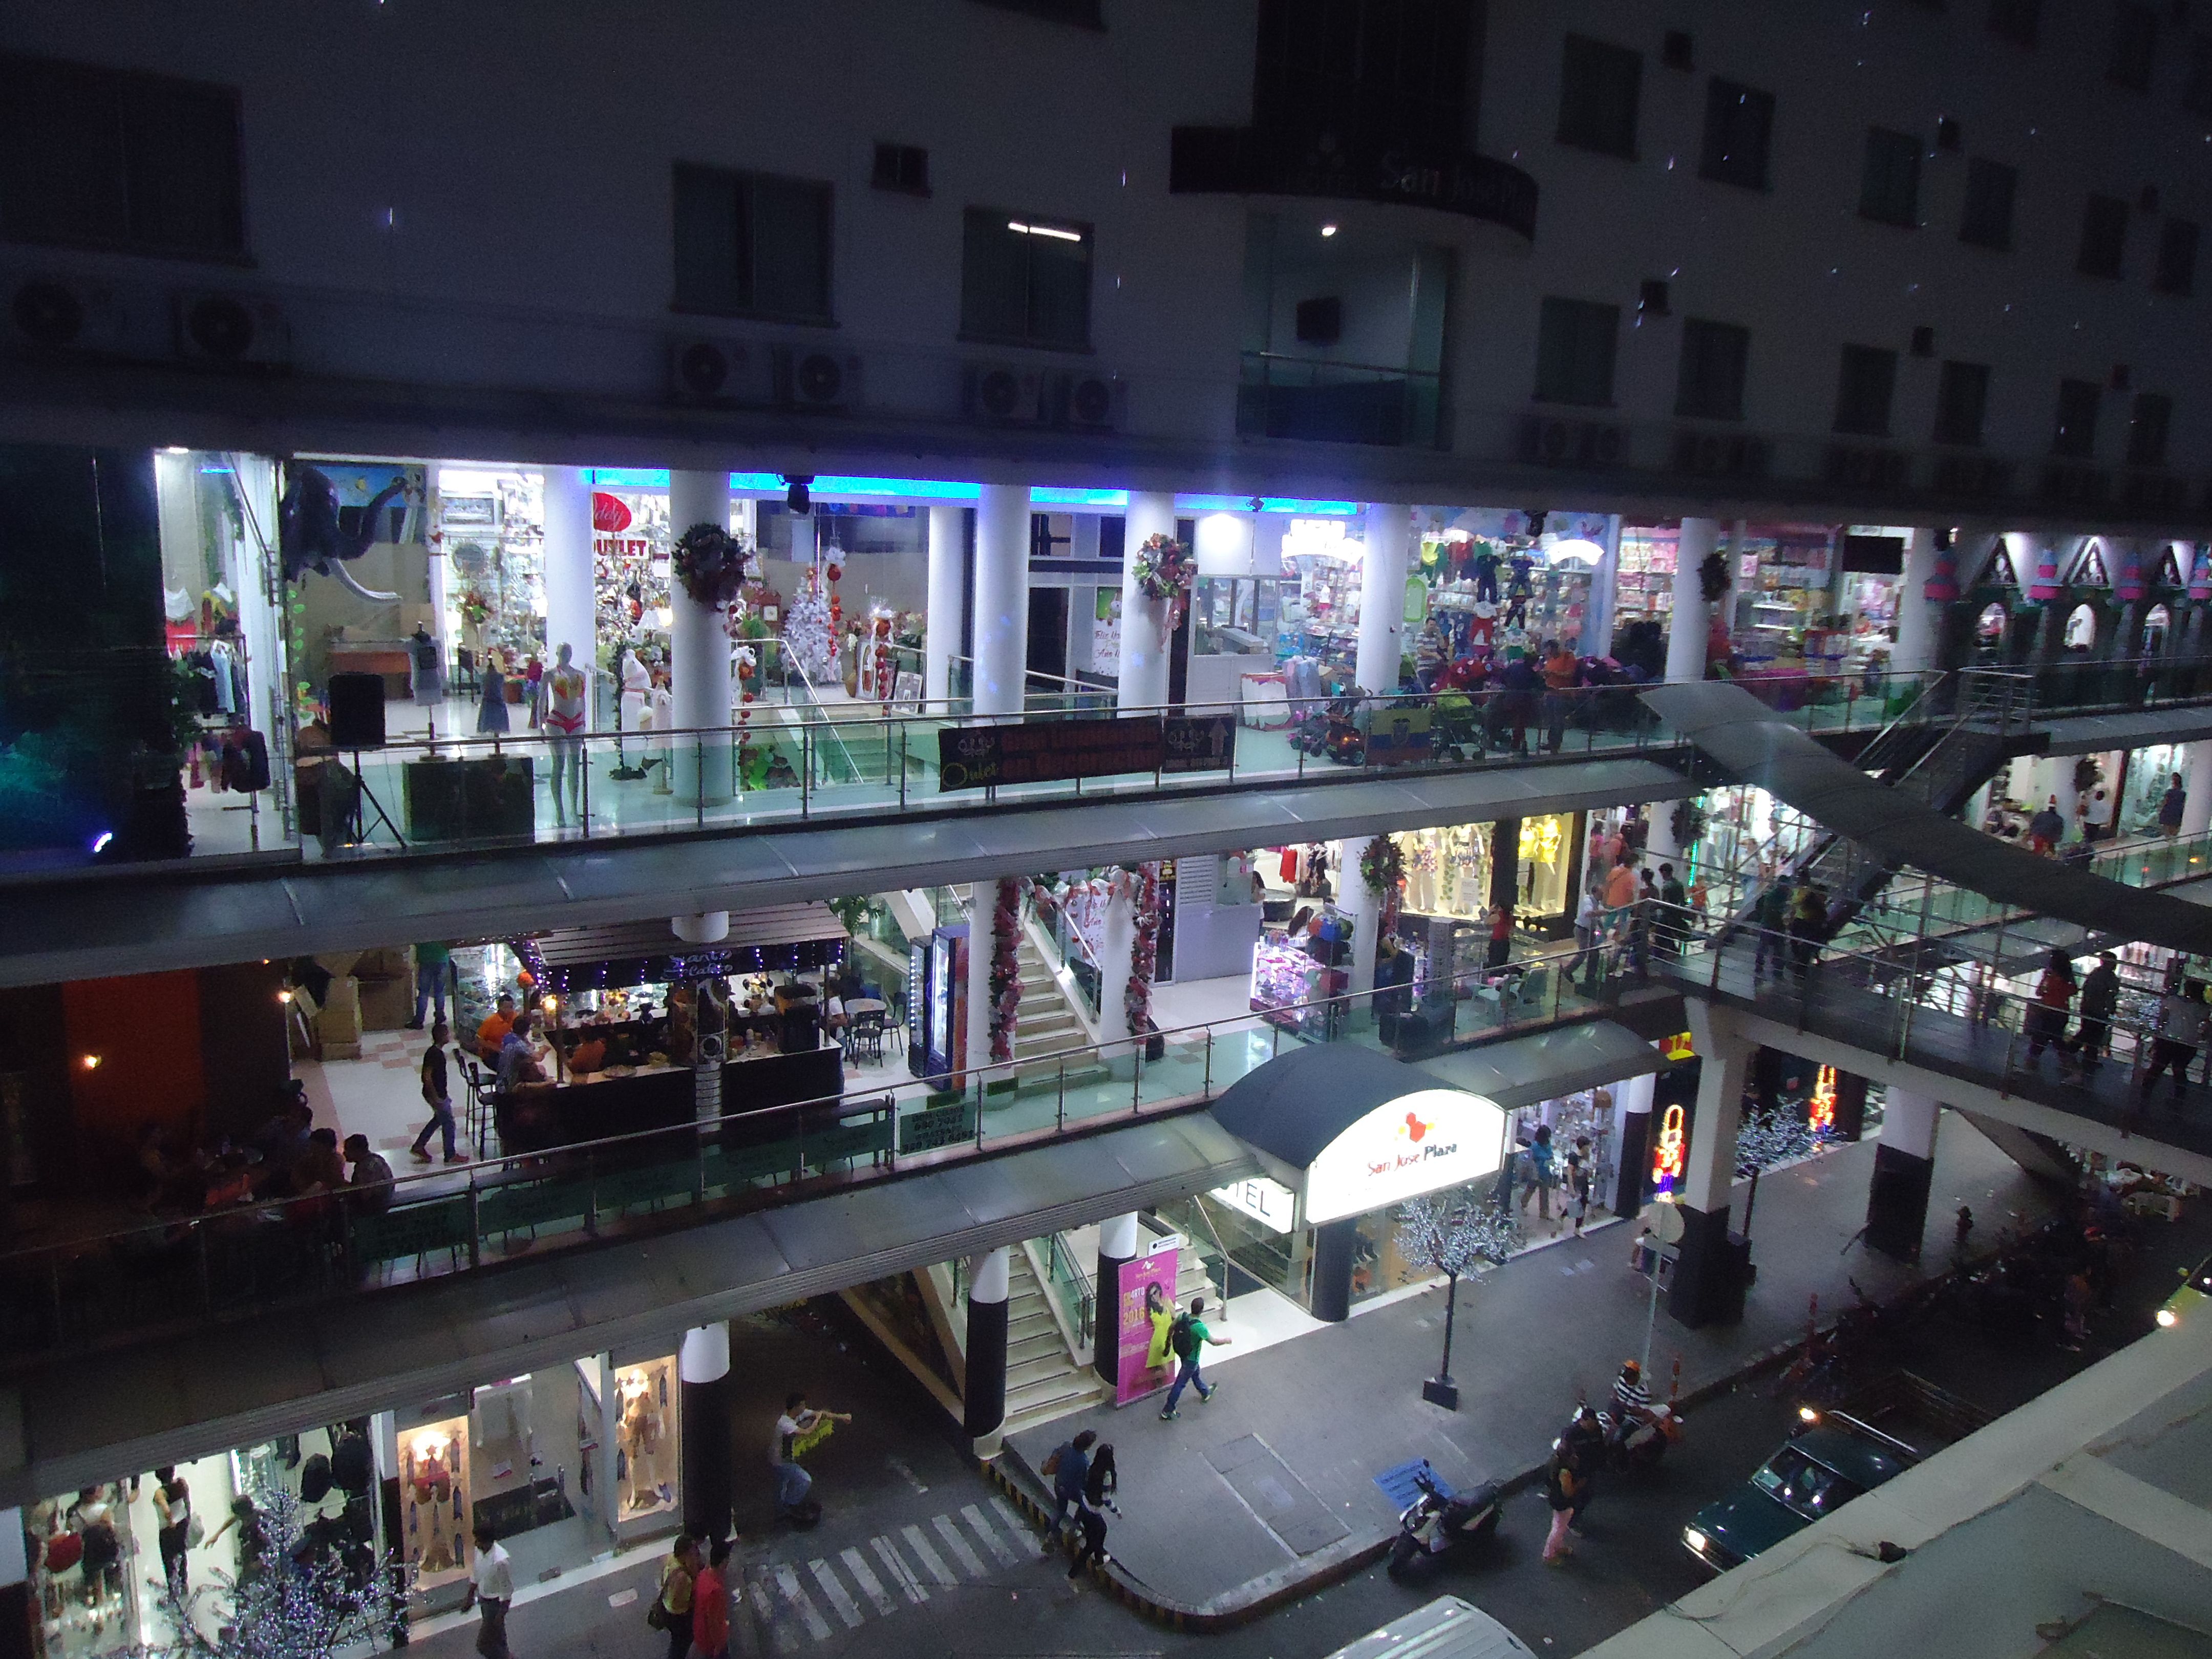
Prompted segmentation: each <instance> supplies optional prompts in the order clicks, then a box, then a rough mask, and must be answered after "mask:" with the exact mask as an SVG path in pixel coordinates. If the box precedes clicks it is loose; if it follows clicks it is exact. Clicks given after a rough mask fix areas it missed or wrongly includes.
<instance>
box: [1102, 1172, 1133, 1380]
mask: <svg viewBox="0 0 2212 1659" xmlns="http://www.w3.org/2000/svg"><path fill="white" fill-rule="evenodd" d="M1136 1259H1137V1212H1135V1211H1134V1210H1132V1211H1130V1212H1129V1213H1128V1214H1127V1215H1109V1216H1108V1217H1107V1218H1106V1219H1105V1220H1103V1221H1102V1222H1100V1223H1099V1224H1098V1277H1097V1289H1096V1291H1095V1294H1094V1296H1093V1304H1094V1308H1095V1311H1094V1312H1093V1313H1092V1315H1091V1337H1092V1342H1091V1369H1092V1370H1096V1371H1097V1373H1098V1375H1099V1376H1102V1377H1103V1378H1105V1379H1106V1382H1107V1384H1108V1386H1109V1387H1111V1386H1112V1385H1114V1384H1115V1383H1117V1382H1119V1381H1120V1379H1121V1322H1122V1320H1123V1319H1124V1318H1125V1317H1132V1316H1133V1317H1137V1318H1142V1317H1143V1310H1142V1307H1141V1305H1140V1306H1139V1307H1138V1308H1134V1309H1124V1308H1123V1307H1122V1306H1121V1269H1122V1268H1123V1267H1126V1266H1127V1264H1128V1263H1130V1262H1132V1261H1135V1260H1136Z"/></svg>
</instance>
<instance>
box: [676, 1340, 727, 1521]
mask: <svg viewBox="0 0 2212 1659" xmlns="http://www.w3.org/2000/svg"><path fill="white" fill-rule="evenodd" d="M676 1375H677V1376H678V1379H679V1380H680V1381H681V1382H682V1383H683V1389H684V1410H683V1425H682V1437H683V1448H682V1450H683V1455H682V1465H683V1471H684V1473H683V1481H684V1503H683V1509H684V1530H685V1531H686V1532H688V1533H690V1534H691V1535H692V1536H693V1537H694V1538H707V1539H714V1538H727V1537H728V1536H730V1533H731V1527H730V1512H731V1507H732V1476H733V1474H734V1473H735V1472H734V1470H733V1469H732V1467H731V1462H730V1328H729V1326H728V1324H727V1323H726V1322H718V1323H715V1324H713V1325H702V1326H700V1327H698V1328H696V1329H694V1330H688V1331H686V1332H684V1344H683V1346H682V1347H680V1348H679V1349H678V1351H677V1354H676Z"/></svg>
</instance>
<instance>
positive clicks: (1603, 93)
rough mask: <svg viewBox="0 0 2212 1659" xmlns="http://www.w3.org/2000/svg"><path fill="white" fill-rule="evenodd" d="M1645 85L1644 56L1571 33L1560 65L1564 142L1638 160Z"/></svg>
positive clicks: (1623, 47)
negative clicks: (1639, 105)
mask: <svg viewBox="0 0 2212 1659" xmlns="http://www.w3.org/2000/svg"><path fill="white" fill-rule="evenodd" d="M1643 84H1644V55H1643V54H1642V53H1641V52H1631V51H1629V50H1628V48H1627V47H1626V46H1608V45H1607V43H1606V42H1604V41H1602V40H1589V39H1586V38H1585V37H1583V36H1582V35H1579V34H1571V35H1569V36H1568V37H1567V43H1566V49H1565V54H1564V56H1563V58H1562V59H1561V62H1560V66H1559V142H1560V143H1563V144H1572V145H1574V146H1575V148H1576V149H1594V150H1598V151H1601V152H1602V153H1603V154H1605V155H1623V156H1626V157H1627V158H1628V159H1629V160H1631V161H1633V160H1634V159H1635V158H1636V106H1637V100H1638V97H1639V96H1640V95H1641V93H1642V90H1643Z"/></svg>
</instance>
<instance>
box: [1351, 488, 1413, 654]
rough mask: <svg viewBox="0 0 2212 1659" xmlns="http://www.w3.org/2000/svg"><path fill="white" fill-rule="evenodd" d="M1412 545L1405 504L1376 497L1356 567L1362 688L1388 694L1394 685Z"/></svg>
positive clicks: (1402, 647) (1402, 638) (1403, 638)
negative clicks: (1362, 554)
mask: <svg viewBox="0 0 2212 1659" xmlns="http://www.w3.org/2000/svg"><path fill="white" fill-rule="evenodd" d="M1412 544H1413V532H1412V520H1411V510H1410V509H1409V508H1407V507H1401V506H1394V505H1391V504H1389V503H1387V502H1377V503H1376V504H1375V505H1374V506H1371V507H1369V508H1368V509H1367V553H1366V558H1365V561H1364V562H1363V563H1362V565H1361V567H1360V572H1359V652H1358V656H1357V657H1356V658H1355V659H1353V668H1352V678H1353V679H1354V680H1355V681H1356V682H1357V683H1358V687H1359V689H1360V690H1362V691H1367V692H1373V693H1379V694H1381V695H1382V696H1390V695H1391V694H1393V693H1395V691H1396V690H1397V689H1398V665H1399V659H1401V657H1402V656H1403V655H1404V654H1405V650H1406V575H1407V558H1408V556H1409V553H1410V550H1411V547H1412Z"/></svg>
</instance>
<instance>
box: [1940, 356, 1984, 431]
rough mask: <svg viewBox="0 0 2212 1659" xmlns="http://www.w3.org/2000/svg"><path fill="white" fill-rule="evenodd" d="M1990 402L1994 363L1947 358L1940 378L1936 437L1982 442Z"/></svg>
mask: <svg viewBox="0 0 2212 1659" xmlns="http://www.w3.org/2000/svg"><path fill="white" fill-rule="evenodd" d="M1989 406H1990V366H1989V365H1988V364H1987V363H1960V362H1946V363H1945V364H1944V365H1943V372H1942V375H1941V376H1940V377H1939V378H1938V379H1937V380H1936V442H1937V443H1939V444H1962V445H1971V444H1978V443H1979V442H1981V441H1982V419H1983V416H1984V415H1985V414H1987V412H1988V410H1989Z"/></svg>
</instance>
